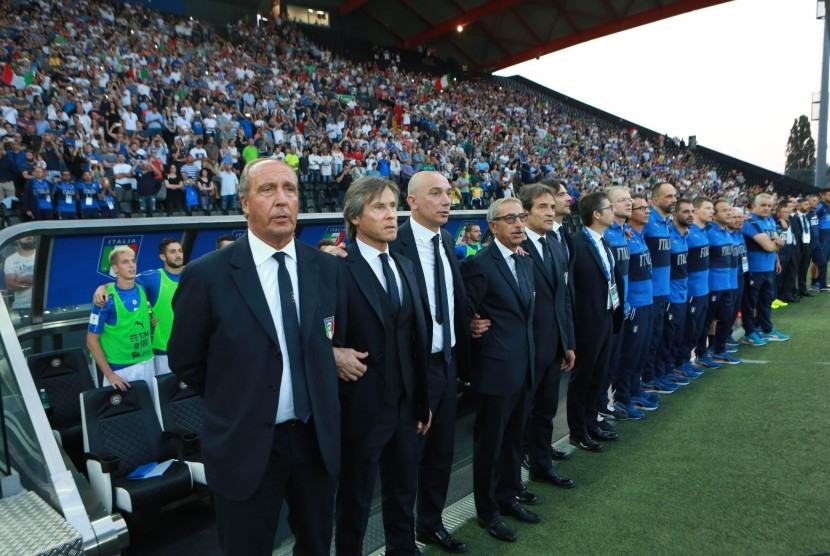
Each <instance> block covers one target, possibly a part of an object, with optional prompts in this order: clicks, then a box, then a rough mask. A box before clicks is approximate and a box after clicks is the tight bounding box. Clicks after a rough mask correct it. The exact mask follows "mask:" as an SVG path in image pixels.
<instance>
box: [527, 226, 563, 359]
mask: <svg viewBox="0 0 830 556" xmlns="http://www.w3.org/2000/svg"><path fill="white" fill-rule="evenodd" d="M546 240H547V241H548V245H550V250H551V255H552V264H548V265H545V262H544V261H543V260H542V257H541V256H540V255H539V250H538V247H539V246H538V245H536V246H534V245H531V241H530V239H525V241H524V243H522V247H523V248H524V250H525V251H527V252H528V253H530V258H531V259H533V281H534V283H535V285H536V309H535V311H534V313H533V337H534V344H535V346H536V370H537V373H538V371H539V370H540V369H541V368H545V367H548V366H550V365H551V364H553V363H555V360H556V358H557V356H558V357H559V358H561V357H562V356H563V355H564V354H565V351H566V350H569V349H576V344H575V340H574V328H573V303H572V301H571V292H570V288H569V287H568V285H567V284H566V283H565V261H564V253H563V252H562V248H561V246H560V245H558V243H557V241H556V238H554V237H552V236H546ZM551 267H552V271H551ZM552 329H553V330H555V332H556V339H557V341H556V342H552V341H550V340H551V331H552Z"/></svg>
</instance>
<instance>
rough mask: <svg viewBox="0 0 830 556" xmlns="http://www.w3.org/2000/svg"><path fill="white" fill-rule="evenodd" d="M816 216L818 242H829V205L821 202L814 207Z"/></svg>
mask: <svg viewBox="0 0 830 556" xmlns="http://www.w3.org/2000/svg"><path fill="white" fill-rule="evenodd" d="M816 216H818V231H819V241H821V242H822V243H824V242H826V241H830V204H827V203H825V202H823V201H822V202H821V203H819V204H818V206H817V207H816Z"/></svg>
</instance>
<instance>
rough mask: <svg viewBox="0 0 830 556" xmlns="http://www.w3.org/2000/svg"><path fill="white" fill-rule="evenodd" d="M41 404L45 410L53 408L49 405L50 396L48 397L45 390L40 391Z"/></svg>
mask: <svg viewBox="0 0 830 556" xmlns="http://www.w3.org/2000/svg"><path fill="white" fill-rule="evenodd" d="M40 403H41V404H42V405H43V409H45V410H48V409H52V406H51V405H49V396H47V395H46V389H45V388H41V389H40Z"/></svg>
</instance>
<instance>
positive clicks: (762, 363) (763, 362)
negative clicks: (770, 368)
mask: <svg viewBox="0 0 830 556" xmlns="http://www.w3.org/2000/svg"><path fill="white" fill-rule="evenodd" d="M741 361H743V362H744V363H749V364H751V365H767V364H768V363H769V361H759V360H757V359H741Z"/></svg>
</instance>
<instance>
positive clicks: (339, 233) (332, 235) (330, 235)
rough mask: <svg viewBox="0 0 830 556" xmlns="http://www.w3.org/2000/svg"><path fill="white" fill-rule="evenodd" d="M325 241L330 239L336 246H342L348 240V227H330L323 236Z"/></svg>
mask: <svg viewBox="0 0 830 556" xmlns="http://www.w3.org/2000/svg"><path fill="white" fill-rule="evenodd" d="M323 239H330V240H332V241H333V242H334V244H335V245H340V244H341V243H343V242H344V241H345V240H346V226H345V225H342V226H329V227H328V228H326V231H325V233H324V234H323Z"/></svg>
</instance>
